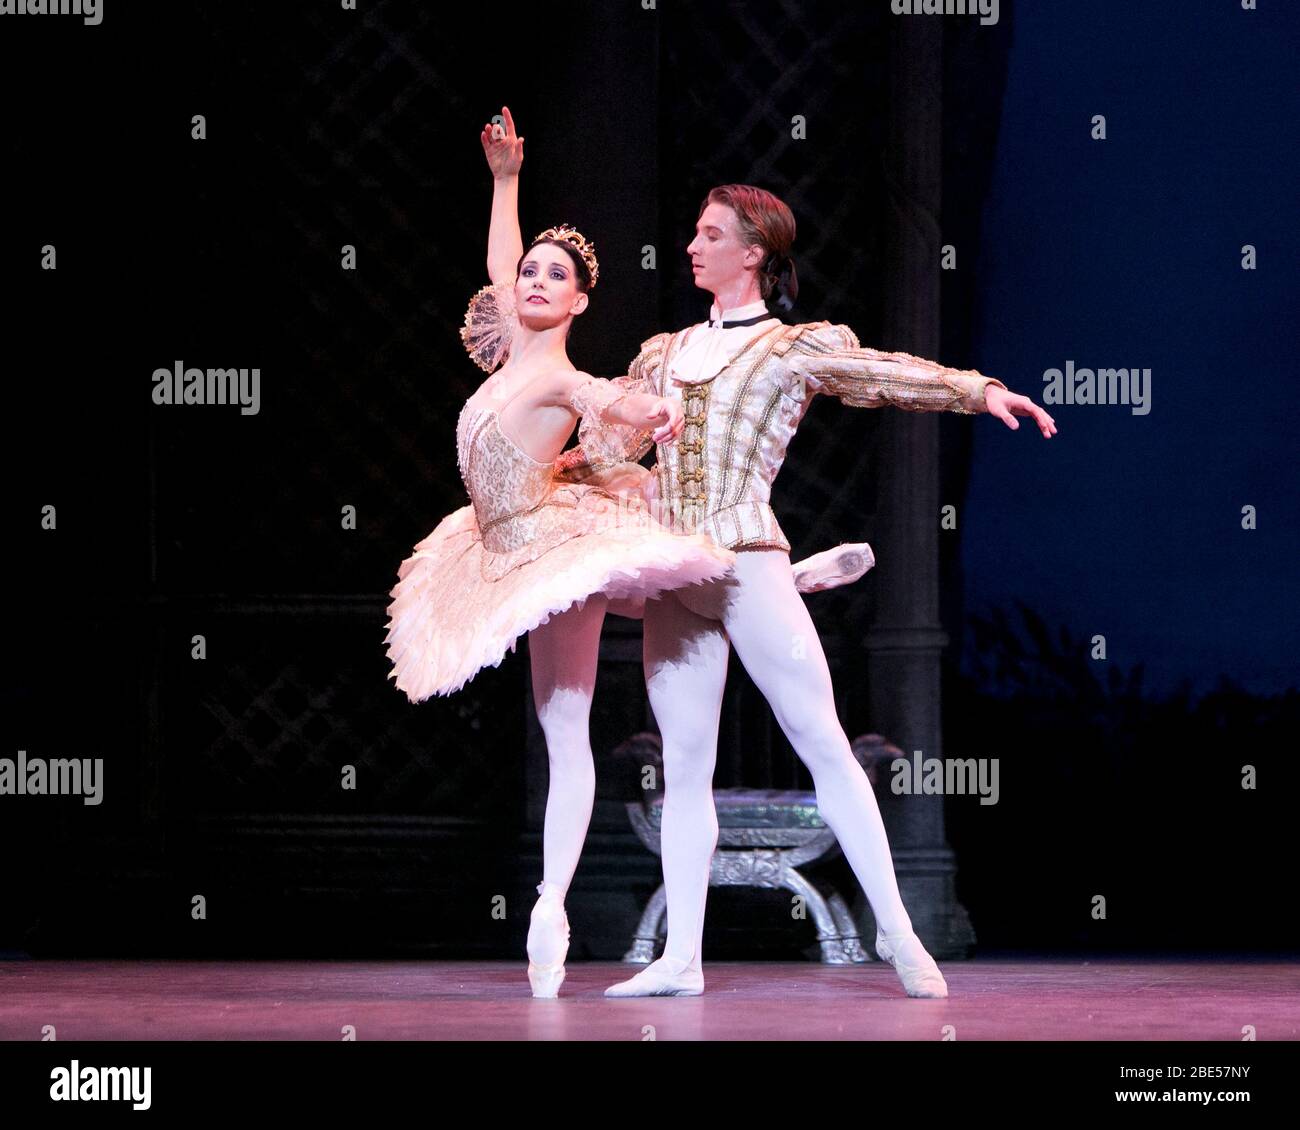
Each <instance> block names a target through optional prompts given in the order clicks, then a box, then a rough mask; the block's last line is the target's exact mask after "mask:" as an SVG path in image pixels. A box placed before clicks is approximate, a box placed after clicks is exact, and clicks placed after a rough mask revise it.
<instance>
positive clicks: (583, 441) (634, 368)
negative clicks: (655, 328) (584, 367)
mask: <svg viewBox="0 0 1300 1130" xmlns="http://www.w3.org/2000/svg"><path fill="white" fill-rule="evenodd" d="M670 336H671V335H669V334H657V335H656V336H654V337H652V338H650V339H649V340H648V341H646V342H643V343H642V345H641V352H640V353H639V354H638V355H637V358H636V360H635V361H633V362H632V364H631V365H630V366H629V367H628V371H627V375H626V376H622V377H615V378H614V379H613V380H610V381H606V382H602V383H605V384H608V385H611V386H614V387H615V388H616V389H618V390H619V393H620V394H621V395H619V396H618V397H617V399H621V398H622V396H626V395H628V394H629V393H635V392H643V393H650V394H655V383H654V378H655V374H656V373H657V372H658V368H659V362H660V361H662V360H663V353H664V346H665V345H666V344H667V341H668V338H669V337H670ZM593 379H594V378H593ZM601 407H602V410H603V408H604V407H605V406H604V405H602V406H601ZM651 434H652V433H651V431H650V430H648V429H647V430H642V429H640V428H634V427H631V426H629V425H626V424H607V423H604V422H603V421H602V420H601V418H600V413H599V412H584V413H583V416H582V422H581V423H580V424H579V425H578V446H577V447H573V448H570V449H569V450H568V451H566V452H564V453H563V454H561V455H560V457H559V459H558V460H556V464H555V469H556V474H557V476H559V477H563V478H565V479H569V480H573V481H581V480H582V479H583V478H584V477H585V476H586V475H588V474H590V473H591V472H592V471H594V470H596V469H598V468H601V467H608V466H610V465H612V464H614V463H623V462H631V463H635V462H636V461H637V460H638V459H640V458H641V457H642V456H643V455H645V453H646V452H647V451H649V450H650V449H651V448H652V447H653V446H654V441H653V440H652V439H651V438H650V436H651Z"/></svg>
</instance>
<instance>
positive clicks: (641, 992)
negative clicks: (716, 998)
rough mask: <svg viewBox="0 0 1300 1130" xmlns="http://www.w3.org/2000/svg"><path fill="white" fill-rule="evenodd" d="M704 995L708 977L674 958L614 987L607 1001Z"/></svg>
mask: <svg viewBox="0 0 1300 1130" xmlns="http://www.w3.org/2000/svg"><path fill="white" fill-rule="evenodd" d="M703 992H704V974H703V972H701V971H700V970H699V969H696V968H693V967H691V966H689V965H686V964H684V963H683V962H680V961H674V960H673V959H672V958H667V957H661V958H660V959H659V960H658V961H652V962H651V963H650V964H649V965H647V966H646V967H645V968H644V969H643V970H641V972H640V973H638V974H637V975H636V976H635V977H631V978H629V979H628V980H626V981H620V982H619V983H618V984H617V985H610V987H609V988H608V989H606V990H605V996H607V997H698V996H699V995H700V994H701V993H703Z"/></svg>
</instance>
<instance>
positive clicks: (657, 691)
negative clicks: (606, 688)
mask: <svg viewBox="0 0 1300 1130" xmlns="http://www.w3.org/2000/svg"><path fill="white" fill-rule="evenodd" d="M728 639H730V644H731V645H732V646H734V647H735V649H736V654H737V655H738V656H739V658H740V661H741V663H742V664H744V667H745V670H746V671H747V672H748V673H749V675H750V677H751V678H752V679H753V680H754V683H755V685H756V686H757V687H758V689H759V690H760V691H762V692H763V695H764V696H765V697H766V698H767V701H768V703H769V705H770V706H771V707H772V710H773V712H774V713H775V715H776V719H777V722H778V723H780V726H781V729H782V730H783V731H785V735H786V737H787V738H789V740H790V744H791V745H792V746H793V747H794V750H795V752H796V753H797V754H798V755H799V758H800V759H801V760H802V761H803V763H804V764H805V765H806V766H808V769H809V771H810V772H811V774H812V778H813V783H814V787H815V788H816V791H817V807H818V809H819V810H820V811H821V814H822V818H823V819H824V820H825V821H826V823H827V825H828V826H829V827H830V829H831V831H833V832H834V833H835V837H836V839H838V840H839V842H840V847H841V849H842V850H843V852H844V856H845V858H846V859H847V860H848V862H849V865H850V866H851V867H852V868H853V873H854V874H855V875H856V876H857V878H858V882H860V883H861V884H862V888H863V890H864V892H865V893H866V896H867V900H868V902H869V903H870V904H871V910H872V913H873V914H874V915H875V919H876V924H877V927H878V928H879V929H880V930H882V931H884V932H885V933H888V934H894V933H906V932H909V931H910V930H911V929H912V923H911V919H910V918H909V917H908V915H907V911H906V909H904V907H903V900H902V899H901V897H900V896H899V893H898V882H897V880H896V879H895V877H894V867H893V861H892V859H891V858H890V854H889V841H888V839H887V838H886V836H885V826H884V823H883V822H882V821H881V819H880V809H879V808H878V806H877V804H876V797H875V794H874V793H873V792H872V789H871V784H870V782H869V781H868V780H867V777H866V774H865V773H864V772H863V771H862V768H861V767H860V766H859V765H858V763H857V761H855V760H854V758H853V754H852V753H851V752H850V748H849V739H848V737H847V736H846V735H845V733H844V729H843V727H842V726H841V725H840V722H839V718H838V716H837V715H836V711H835V699H834V695H833V693H832V689H831V677H830V669H829V668H828V666H827V664H826V655H825V653H824V652H823V651H822V646H821V641H820V640H819V639H818V637H817V632H816V629H815V628H814V626H813V622H812V617H811V616H810V615H809V614H808V609H807V607H806V606H805V605H804V602H803V597H802V596H800V595H799V592H798V591H797V590H796V588H795V585H794V578H793V575H792V573H791V570H790V558H789V555H788V554H786V553H785V552H783V551H781V550H772V549H764V550H744V551H738V552H737V554H736V568H735V571H734V573H733V574H732V575H730V576H728V577H725V578H723V579H721V580H718V581H711V582H708V583H707V584H704V585H699V586H691V587H689V588H683V589H677V590H675V591H673V592H669V593H666V594H665V595H664V596H663V597H662V598H660V599H659V600H652V601H647V602H646V610H645V672H646V689H647V690H648V692H649V695H650V705H651V707H652V708H653V709H654V713H655V719H656V721H657V722H658V723H659V731H660V733H661V734H662V736H663V758H664V805H663V829H662V836H661V837H660V838H661V842H662V845H663V868H664V886H665V893H666V894H667V899H668V941H667V944H666V945H665V947H664V958H665V959H669V960H671V961H673V962H676V963H678V964H679V965H680V966H683V967H686V968H692V969H696V970H698V969H699V968H700V948H701V938H702V935H703V932H704V904H705V899H706V898H707V896H708V890H709V861H710V859H711V857H712V855H713V850H714V848H715V847H716V846H717V842H718V819H717V814H716V813H715V811H714V808H713V768H714V764H715V761H716V759H717V744H718V720H719V716H720V713H721V709H722V691H723V684H724V683H725V681H726V676H727V656H728V651H729V647H728ZM548 818H549V813H548ZM548 866H549V858H548Z"/></svg>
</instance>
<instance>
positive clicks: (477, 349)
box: [460, 283, 518, 373]
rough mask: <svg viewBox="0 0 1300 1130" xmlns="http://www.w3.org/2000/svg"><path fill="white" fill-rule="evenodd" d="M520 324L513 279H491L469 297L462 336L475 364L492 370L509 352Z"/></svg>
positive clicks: (488, 370)
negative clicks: (507, 281) (509, 280)
mask: <svg viewBox="0 0 1300 1130" xmlns="http://www.w3.org/2000/svg"><path fill="white" fill-rule="evenodd" d="M517 324H518V317H517V315H516V313H515V285H514V283H492V284H489V285H488V286H485V287H483V288H482V289H481V290H480V291H479V292H478V293H477V294H475V295H474V297H473V298H471V299H470V300H469V309H468V310H466V311H465V324H464V325H463V326H461V329H460V340H461V341H462V342H464V344H465V350H466V352H467V353H469V355H470V357H471V358H472V359H473V361H474V364H475V365H477V366H478V367H479V368H480V369H483V370H485V371H486V372H489V373H491V372H492V371H493V370H495V369H497V368H498V367H499V366H500V365H501V364H502V363H503V362H504V361H505V359H506V357H507V356H508V355H509V353H510V342H511V340H512V339H513V338H514V332H515V326H516V325H517Z"/></svg>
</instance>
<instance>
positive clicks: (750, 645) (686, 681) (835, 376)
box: [560, 185, 1056, 997]
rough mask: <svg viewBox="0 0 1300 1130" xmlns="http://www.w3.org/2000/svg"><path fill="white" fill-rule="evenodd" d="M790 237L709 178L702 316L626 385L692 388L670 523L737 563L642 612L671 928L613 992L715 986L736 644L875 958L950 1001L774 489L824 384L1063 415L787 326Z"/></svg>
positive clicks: (956, 376) (686, 991)
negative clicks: (716, 874) (908, 904)
mask: <svg viewBox="0 0 1300 1130" xmlns="http://www.w3.org/2000/svg"><path fill="white" fill-rule="evenodd" d="M794 234H795V223H794V216H793V215H792V214H791V212H790V209H789V208H788V207H787V206H786V205H785V203H784V202H782V201H781V200H779V199H778V198H777V197H775V196H773V195H772V194H771V193H769V192H766V191H765V190H763V189H761V188H755V187H753V186H750V185H724V186H721V187H719V188H715V189H713V190H712V191H711V192H710V193H709V195H708V198H707V199H706V201H705V204H704V207H703V208H702V209H701V212H700V216H699V221H698V222H697V224H696V229H695V238H694V239H692V241H691V243H690V245H689V246H688V247H687V249H686V251H687V254H688V255H689V256H690V258H691V266H692V271H693V272H694V276H695V285H696V286H698V287H700V288H701V289H703V290H707V291H709V292H710V293H712V295H713V299H714V301H713V306H712V309H711V311H710V315H709V321H708V322H707V323H700V324H697V325H694V326H691V327H689V328H688V329H686V330H684V331H682V332H679V333H675V334H670V333H661V334H658V335H656V336H655V337H652V338H650V339H649V340H648V341H646V342H645V343H644V344H643V345H642V348H641V353H640V355H639V356H638V357H637V359H636V360H635V361H634V362H633V364H632V366H631V368H630V370H629V372H628V375H627V376H626V377H621V378H618V379H619V381H620V382H623V383H625V384H628V385H630V386H633V387H644V388H645V389H646V390H647V391H653V393H654V394H655V395H657V396H674V395H676V396H680V397H681V399H682V404H683V410H684V414H685V427H684V428H683V430H682V432H681V434H680V435H679V437H678V438H677V439H676V440H675V441H672V442H669V443H664V444H660V445H659V447H658V451H657V455H658V465H657V467H656V472H657V476H656V485H657V492H658V500H657V505H658V508H659V509H660V511H661V513H660V514H659V517H660V520H661V521H664V522H665V523H668V524H672V525H673V526H675V527H677V528H681V529H683V530H685V531H687V532H696V531H704V532H707V533H708V534H709V535H710V536H712V537H713V538H714V539H715V540H716V541H717V542H718V543H719V544H720V545H724V546H726V547H728V548H731V549H734V550H736V551H737V553H736V567H735V571H734V573H733V574H732V575H730V576H728V577H726V578H723V579H722V580H719V581H713V582H709V583H707V584H704V585H698V586H695V587H693V588H691V589H681V590H678V591H676V592H672V593H668V594H666V595H665V596H664V597H663V598H662V599H660V600H654V601H649V602H647V605H646V609H645V625H644V630H645V637H644V660H645V679H646V688H647V691H648V692H649V697H650V703H651V707H652V708H653V710H654V713H655V719H656V720H657V721H658V723H659V729H660V733H661V735H662V738H663V761H664V803H663V827H662V836H661V840H662V844H663V869H664V886H665V893H666V895H667V904H668V905H667V909H668V939H667V943H666V944H665V947H664V954H663V956H662V957H661V958H659V960H657V961H655V962H652V963H651V964H650V965H648V966H647V967H646V968H645V969H644V970H642V971H641V972H640V973H638V974H637V975H636V976H635V977H633V978H631V979H630V980H628V981H623V982H621V983H619V984H617V985H613V986H611V987H610V988H608V989H607V990H606V991H605V995H606V996H614V997H627V996H697V995H699V994H700V993H702V992H703V991H704V975H703V971H702V968H701V955H700V944H701V937H702V934H703V929H704V906H705V899H706V897H707V894H708V885H709V862H710V859H711V857H712V855H713V851H714V848H715V847H716V846H717V840H718V822H717V815H716V813H715V811H714V807H713V769H714V763H715V760H716V756H717V739H718V721H719V715H720V712H721V706H722V693H723V685H724V683H725V681H726V674H727V659H728V651H729V645H730V646H734V647H735V649H736V654H737V655H738V656H739V657H740V661H741V663H743V664H744V666H745V670H746V671H748V672H749V675H750V677H751V678H752V679H753V680H754V683H755V684H756V685H757V686H758V688H759V690H761V691H762V692H763V694H764V696H765V697H766V698H767V701H768V702H769V704H770V705H771V706H772V709H773V711H774V712H775V713H776V717H777V721H778V722H779V723H780V725H781V728H782V730H783V731H784V732H785V734H786V737H787V738H788V739H789V740H790V744H791V745H792V746H793V747H794V750H795V752H796V753H797V754H798V756H799V757H800V759H801V760H802V761H803V762H804V764H805V765H807V766H808V769H809V770H810V772H811V774H812V778H813V782H814V785H815V788H816V793H817V806H818V809H819V810H820V812H821V815H822V817H823V819H824V820H825V821H826V823H827V825H828V826H829V827H830V828H831V830H832V831H833V832H834V833H835V836H836V838H837V839H838V840H839V842H840V847H841V848H842V849H843V852H844V855H845V858H846V859H847V860H848V861H849V864H850V866H851V867H852V868H853V871H854V874H855V875H856V876H857V878H858V881H859V882H860V883H861V884H862V887H863V890H864V891H865V893H866V896H867V899H868V901H869V902H870V904H871V909H872V913H873V914H874V915H875V919H876V924H877V936H876V951H877V953H878V954H879V955H880V957H881V959H882V960H885V961H888V962H889V963H890V964H891V965H892V966H893V967H894V969H895V971H896V972H897V973H898V975H899V977H900V978H901V980H902V982H903V986H904V989H905V990H906V991H907V993H908V995H909V996H915V997H946V996H947V995H948V988H947V984H946V983H945V982H944V979H943V975H942V974H941V973H940V972H939V968H938V966H937V965H936V964H935V962H934V959H933V958H932V957H931V956H930V954H929V953H927V952H926V950H925V947H924V946H923V945H922V944H921V941H920V939H918V938H917V936H916V934H915V933H914V932H913V930H912V923H911V920H910V918H909V917H908V914H907V911H906V909H905V908H904V906H903V902H902V899H901V897H900V896H899V892H898V884H897V881H896V879H895V876H894V869H893V863H892V860H891V858H890V853H889V843H888V840H887V838H886V836H885V829H884V824H883V823H882V821H881V818H880V811H879V808H878V807H877V805H876V798H875V794H874V793H873V792H872V789H871V785H870V783H869V782H868V781H867V778H866V776H865V775H864V774H863V772H862V770H861V768H860V767H859V766H858V763H857V762H856V761H855V760H854V758H853V755H852V753H851V752H850V748H849V740H848V737H847V736H846V735H845V733H844V730H843V728H842V727H841V725H840V723H839V720H838V718H837V716H836V712H835V699H834V696H833V693H832V688H831V680H830V672H829V669H828V667H827V663H826V658H825V654H824V653H823V651H822V647H821V642H820V640H819V639H818V638H817V634H816V631H815V629H814V626H813V622H812V618H811V617H810V616H809V614H808V610H807V608H806V607H805V606H804V603H803V600H802V599H801V598H800V596H799V593H798V592H797V591H796V589H795V585H794V581H793V579H792V575H791V568H790V557H789V549H790V546H789V543H788V542H787V541H786V539H785V536H784V535H783V534H782V532H781V529H780V526H779V525H778V524H777V521H776V517H775V515H774V514H773V513H772V508H771V506H770V505H769V499H770V497H771V485H772V481H773V479H774V478H775V477H776V473H777V471H779V470H780V468H781V463H782V461H783V460H784V458H785V452H786V447H787V445H788V444H789V441H790V438H791V436H793V434H794V431H795V429H796V427H797V426H798V424H799V421H800V420H801V419H802V418H803V415H804V413H805V411H806V410H807V408H808V405H809V403H810V402H811V400H812V397H813V396H814V395H816V394H817V393H818V392H822V393H827V394H829V395H831V396H835V397H838V398H839V399H840V400H842V401H843V402H844V403H846V404H850V405H859V406H865V407H879V406H883V405H894V406H896V407H899V408H903V409H907V410H910V411H951V412H959V413H963V414H974V413H980V412H988V413H990V414H991V415H994V416H997V417H998V418H999V419H1000V420H1002V421H1004V422H1005V423H1006V424H1007V426H1008V427H1010V428H1012V429H1015V428H1018V427H1019V426H1020V425H1019V422H1018V421H1017V420H1015V419H1014V417H1015V416H1032V417H1033V419H1034V421H1035V423H1036V424H1037V425H1038V427H1039V429H1040V430H1041V431H1042V433H1043V435H1044V436H1045V437H1049V436H1052V435H1054V434H1055V433H1056V426H1055V423H1054V422H1053V420H1052V418H1051V417H1050V416H1049V415H1048V414H1047V413H1046V412H1045V411H1044V410H1043V409H1042V408H1040V407H1039V406H1038V405H1036V404H1034V403H1033V401H1031V400H1030V399H1029V398H1028V397H1025V396H1020V395H1017V394H1015V393H1012V392H1010V391H1008V390H1007V388H1006V386H1005V385H1004V384H1003V383H1002V382H1001V381H999V380H996V379H994V378H991V377H985V376H982V375H981V374H979V373H975V372H970V371H959V370H954V369H948V368H945V367H944V366H942V365H938V364H935V363H934V362H931V361H925V360H922V359H920V358H916V357H911V356H909V355H908V354H905V353H882V352H879V351H877V350H874V349H863V348H861V347H860V346H859V344H858V340H857V338H856V336H855V335H854V333H853V331H852V330H851V329H849V328H848V327H847V326H842V325H831V324H829V323H827V322H813V323H807V324H802V325H784V324H782V323H781V322H780V321H779V320H778V319H777V318H775V317H773V316H772V315H771V314H770V313H769V312H768V310H767V305H766V301H765V300H766V299H768V298H769V297H771V298H774V299H775V300H776V301H777V303H778V304H779V305H781V306H783V307H784V308H787V309H788V308H789V306H790V305H791V304H792V303H793V300H794V297H795V294H796V293H797V289H798V285H797V281H796V277H795V272H794V264H793V261H792V260H791V259H790V256H789V251H790V246H791V244H792V243H793V241H794ZM587 446H588V447H589V448H590V449H591V452H590V453H589V452H588V451H587V450H585V449H584V448H583V447H579V448H576V449H574V450H573V451H571V452H569V453H567V454H566V455H565V456H564V457H563V458H562V463H561V467H560V469H561V470H562V471H564V472H565V473H568V474H572V475H574V476H575V477H580V476H581V475H583V474H586V473H588V468H592V467H598V466H599V465H601V463H602V462H606V461H610V460H612V459H614V458H623V457H629V458H639V457H640V455H642V454H644V453H645V452H646V451H648V450H649V447H650V444H649V442H648V439H647V438H646V437H645V436H644V435H642V436H640V437H638V438H632V437H628V442H627V446H626V447H625V449H624V450H622V451H611V450H610V446H611V445H610V444H608V443H604V442H602V443H597V442H591V443H589V444H588V445H587ZM597 448H600V454H599V455H596V454H595V452H596V449H597ZM742 551H743V552H742Z"/></svg>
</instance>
